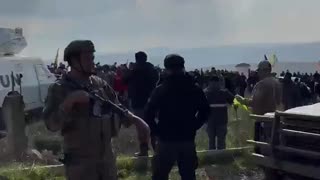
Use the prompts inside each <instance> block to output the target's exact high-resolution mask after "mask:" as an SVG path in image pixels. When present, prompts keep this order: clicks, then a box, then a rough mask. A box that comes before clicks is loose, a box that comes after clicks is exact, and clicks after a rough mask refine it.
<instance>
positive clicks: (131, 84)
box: [124, 51, 159, 156]
mask: <svg viewBox="0 0 320 180" xmlns="http://www.w3.org/2000/svg"><path fill="white" fill-rule="evenodd" d="M135 58H136V63H135V64H132V69H131V70H130V71H129V72H128V74H127V76H126V77H125V78H124V81H125V82H126V83H127V84H128V97H129V99H130V102H131V103H130V106H131V108H132V111H133V113H134V114H135V115H137V116H139V117H140V118H142V119H144V117H143V115H144V107H145V105H146V103H147V101H148V99H149V97H150V95H151V93H152V91H153V90H154V88H155V87H156V84H157V82H158V80H159V73H158V71H157V70H156V68H155V67H154V66H153V65H152V64H151V63H149V62H147V54H146V53H145V52H141V51H140V52H137V53H136V54H135ZM148 149H149V148H148V144H145V143H143V144H140V152H139V153H136V155H137V156H147V155H148Z"/></svg>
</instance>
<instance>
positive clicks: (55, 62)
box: [54, 48, 59, 67]
mask: <svg viewBox="0 0 320 180" xmlns="http://www.w3.org/2000/svg"><path fill="white" fill-rule="evenodd" d="M58 58H59V48H58V50H57V54H56V58H55V60H54V65H55V67H58V65H59V64H58V63H59V62H58V61H59V60H58Z"/></svg>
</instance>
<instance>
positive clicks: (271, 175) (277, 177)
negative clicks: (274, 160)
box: [263, 168, 283, 180]
mask: <svg viewBox="0 0 320 180" xmlns="http://www.w3.org/2000/svg"><path fill="white" fill-rule="evenodd" d="M263 171H264V174H265V180H282V179H283V176H282V174H280V173H279V171H277V170H274V169H270V168H265V169H264V170H263Z"/></svg>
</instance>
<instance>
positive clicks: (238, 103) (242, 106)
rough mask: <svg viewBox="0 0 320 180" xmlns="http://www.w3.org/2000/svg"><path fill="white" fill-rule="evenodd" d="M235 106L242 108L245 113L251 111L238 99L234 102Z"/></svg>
mask: <svg viewBox="0 0 320 180" xmlns="http://www.w3.org/2000/svg"><path fill="white" fill-rule="evenodd" d="M233 106H234V107H238V108H239V107H240V108H242V109H244V110H245V111H248V112H249V111H250V110H249V108H248V106H246V105H244V104H241V103H240V102H239V101H238V100H237V99H236V98H234V100H233Z"/></svg>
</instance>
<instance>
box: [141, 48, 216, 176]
mask: <svg viewBox="0 0 320 180" xmlns="http://www.w3.org/2000/svg"><path fill="white" fill-rule="evenodd" d="M164 66H165V68H166V72H167V73H166V74H167V76H166V78H165V80H164V81H163V83H162V84H161V85H160V86H158V87H157V88H156V89H155V90H154V92H153V93H152V95H151V97H150V100H149V102H148V103H147V105H146V110H145V120H146V122H147V123H148V124H149V125H150V127H151V134H152V136H156V137H157V139H158V141H157V142H158V143H157V148H156V152H155V156H154V159H153V172H152V179H153V180H168V175H169V173H170V171H171V169H172V167H173V166H174V163H175V162H177V164H178V167H179V172H180V175H181V178H182V180H195V179H196V177H195V170H196V168H197V162H198V161H197V160H198V159H197V153H196V145H195V136H196V132H197V130H198V129H199V128H201V127H202V125H203V124H204V123H205V121H206V120H207V118H208V116H209V113H210V107H209V104H208V101H207V99H206V97H205V94H204V92H203V90H202V89H201V88H200V87H199V86H197V85H195V83H194V81H193V79H192V78H191V77H190V76H189V75H188V74H187V73H186V72H185V70H184V58H183V57H181V56H179V55H174V54H173V55H168V56H166V58H165V60H164ZM156 116H157V117H158V122H156V121H155V117H156Z"/></svg>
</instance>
